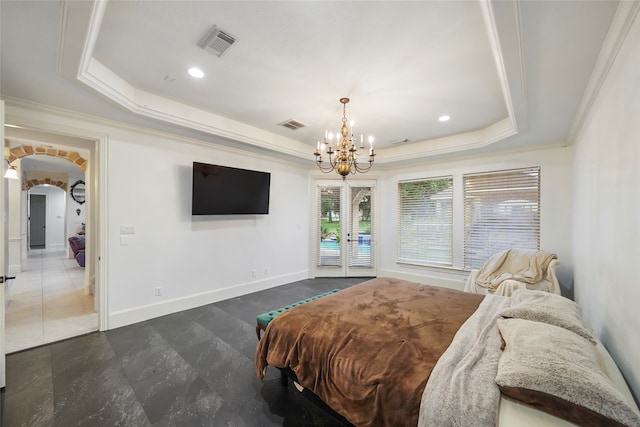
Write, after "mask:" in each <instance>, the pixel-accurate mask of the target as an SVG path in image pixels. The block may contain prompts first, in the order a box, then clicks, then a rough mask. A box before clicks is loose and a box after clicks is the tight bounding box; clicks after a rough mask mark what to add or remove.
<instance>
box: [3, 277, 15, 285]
mask: <svg viewBox="0 0 640 427" xmlns="http://www.w3.org/2000/svg"><path fill="white" fill-rule="evenodd" d="M15 278H16V276H0V283H5V282H6V281H7V280H11V279H15Z"/></svg>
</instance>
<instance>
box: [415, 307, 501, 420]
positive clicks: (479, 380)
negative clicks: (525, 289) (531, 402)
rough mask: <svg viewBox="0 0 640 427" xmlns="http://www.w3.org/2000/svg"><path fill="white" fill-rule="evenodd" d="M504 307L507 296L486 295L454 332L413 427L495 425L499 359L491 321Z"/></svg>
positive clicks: (497, 334)
mask: <svg viewBox="0 0 640 427" xmlns="http://www.w3.org/2000/svg"><path fill="white" fill-rule="evenodd" d="M509 304H510V298H508V297H502V296H497V295H487V296H486V297H485V298H484V300H482V303H480V306H479V307H478V309H477V310H476V311H475V313H473V314H472V315H471V317H469V319H467V321H466V322H465V323H464V324H463V325H462V326H461V327H460V329H459V330H458V332H457V333H456V335H455V337H454V339H453V342H452V343H451V345H449V348H447V351H445V352H444V354H443V355H442V357H440V360H438V363H437V364H436V366H435V367H434V368H433V371H432V372H431V376H430V377H429V381H427V386H426V387H425V389H424V392H423V394H422V401H421V403H420V416H419V418H418V427H432V426H438V427H447V426H456V427H457V426H473V427H483V426H491V427H495V426H496V423H497V417H498V407H499V404H500V390H499V389H498V386H497V385H496V382H495V378H496V372H497V370H498V361H499V360H500V356H501V354H502V349H501V346H502V338H501V337H500V331H499V329H498V324H497V321H496V320H497V319H498V318H499V313H500V312H502V311H503V310H504V309H506V308H508V307H509Z"/></svg>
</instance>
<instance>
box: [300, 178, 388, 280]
mask: <svg viewBox="0 0 640 427" xmlns="http://www.w3.org/2000/svg"><path fill="white" fill-rule="evenodd" d="M375 188H376V187H375V181H371V180H367V181H324V180H323V181H320V180H319V181H317V182H316V188H315V193H316V197H315V201H316V202H315V203H316V206H315V215H314V216H315V220H314V229H315V230H316V232H315V239H312V240H313V245H314V248H313V251H312V252H313V254H314V258H315V275H316V277H358V276H360V277H373V276H375V275H376V265H375V249H376V241H375V226H374V225H375V208H374V206H375V202H376V195H375Z"/></svg>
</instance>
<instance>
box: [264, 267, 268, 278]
mask: <svg viewBox="0 0 640 427" xmlns="http://www.w3.org/2000/svg"><path fill="white" fill-rule="evenodd" d="M268 274H269V269H268V268H267V267H265V268H264V275H265V276H267V275H268Z"/></svg>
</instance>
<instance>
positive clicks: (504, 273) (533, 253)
mask: <svg viewBox="0 0 640 427" xmlns="http://www.w3.org/2000/svg"><path fill="white" fill-rule="evenodd" d="M556 258H557V257H556V255H555V254H551V253H548V252H544V251H538V250H533V249H507V250H505V251H502V252H498V253H496V254H494V255H492V256H491V257H490V258H489V259H488V260H487V262H485V263H484V265H483V266H482V267H481V268H480V270H479V271H478V275H477V276H476V284H477V285H478V286H481V287H483V288H486V289H488V290H489V291H490V292H494V291H495V290H496V289H497V288H498V287H499V286H500V284H501V283H502V282H504V281H506V280H516V281H518V282H522V283H529V284H532V283H537V282H539V281H541V280H542V279H544V277H545V275H546V273H547V269H548V267H549V264H550V263H551V261H552V260H554V259H556Z"/></svg>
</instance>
